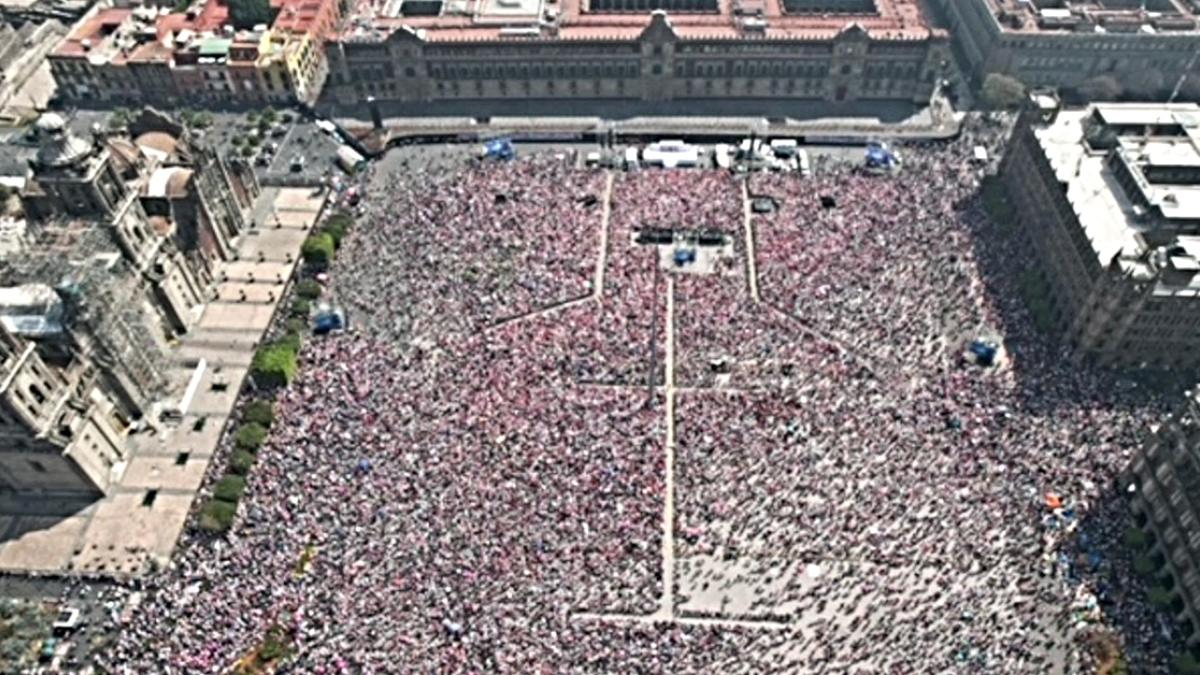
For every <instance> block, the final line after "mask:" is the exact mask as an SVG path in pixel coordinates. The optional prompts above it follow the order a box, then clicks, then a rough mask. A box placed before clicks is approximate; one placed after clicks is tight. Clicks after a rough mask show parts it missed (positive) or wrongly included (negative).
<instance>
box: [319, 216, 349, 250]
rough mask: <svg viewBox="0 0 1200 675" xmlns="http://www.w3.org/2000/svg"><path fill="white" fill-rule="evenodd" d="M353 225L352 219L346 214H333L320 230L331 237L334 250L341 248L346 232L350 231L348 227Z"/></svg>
mask: <svg viewBox="0 0 1200 675" xmlns="http://www.w3.org/2000/svg"><path fill="white" fill-rule="evenodd" d="M352 224H354V218H353V217H351V216H350V215H349V214H347V213H335V214H333V215H332V216H330V217H329V220H327V221H325V227H323V228H321V229H322V231H323V232H325V233H326V234H328V235H329V236H330V237H333V246H334V248H341V246H342V240H343V239H345V238H346V232H348V231H349V230H350V226H351V225H352Z"/></svg>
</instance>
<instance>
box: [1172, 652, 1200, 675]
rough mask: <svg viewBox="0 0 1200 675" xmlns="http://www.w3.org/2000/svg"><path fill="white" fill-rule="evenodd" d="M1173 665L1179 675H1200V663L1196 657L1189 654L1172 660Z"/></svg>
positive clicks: (1183, 654) (1185, 653) (1186, 653)
mask: <svg viewBox="0 0 1200 675" xmlns="http://www.w3.org/2000/svg"><path fill="white" fill-rule="evenodd" d="M1171 665H1172V666H1174V667H1175V672H1176V673H1179V675H1200V661H1197V660H1196V657H1194V656H1192V655H1191V654H1189V653H1188V652H1184V653H1182V654H1180V655H1179V656H1176V657H1175V658H1174V659H1172V661H1171Z"/></svg>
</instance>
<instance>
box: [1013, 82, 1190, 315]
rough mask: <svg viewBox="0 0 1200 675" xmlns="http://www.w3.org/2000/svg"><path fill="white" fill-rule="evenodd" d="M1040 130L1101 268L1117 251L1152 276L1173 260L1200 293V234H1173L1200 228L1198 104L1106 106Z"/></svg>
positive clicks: (1073, 113)
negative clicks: (1199, 272)
mask: <svg viewBox="0 0 1200 675" xmlns="http://www.w3.org/2000/svg"><path fill="white" fill-rule="evenodd" d="M1034 133H1035V135H1036V137H1037V140H1038V142H1039V145H1040V146H1041V149H1042V152H1043V153H1045V156H1046V158H1047V160H1048V161H1049V162H1050V166H1051V167H1052V168H1053V170H1054V172H1055V175H1056V177H1057V179H1058V181H1059V182H1060V183H1062V184H1064V185H1065V186H1066V192H1067V200H1068V201H1069V202H1070V203H1071V205H1072V207H1073V208H1074V210H1075V213H1076V216H1077V217H1078V219H1079V223H1080V226H1081V227H1082V228H1083V231H1084V235H1085V236H1086V237H1087V239H1088V241H1089V242H1090V243H1091V245H1092V249H1093V252H1094V253H1095V255H1096V257H1097V259H1098V262H1099V263H1100V265H1101V266H1103V267H1107V266H1108V265H1109V264H1110V263H1111V262H1112V261H1113V259H1114V258H1116V257H1118V256H1119V257H1120V258H1121V260H1122V264H1123V265H1124V266H1125V267H1126V269H1127V271H1129V272H1130V273H1132V274H1135V275H1146V278H1151V277H1153V275H1154V272H1155V269H1157V268H1161V267H1164V266H1167V267H1170V268H1171V269H1172V270H1176V271H1179V272H1184V273H1186V274H1185V275H1184V276H1186V277H1187V278H1186V281H1185V282H1183V284H1182V285H1183V286H1184V287H1186V288H1187V289H1189V290H1190V291H1193V292H1195V293H1197V294H1198V295H1200V275H1198V274H1195V272H1197V271H1200V263H1197V261H1200V236H1196V235H1194V234H1190V233H1189V234H1182V235H1176V234H1174V232H1176V231H1182V232H1191V231H1200V106H1197V105H1195V104H1192V103H1188V104H1170V105H1167V104H1101V105H1095V106H1092V107H1089V108H1086V109H1082V110H1065V111H1063V112H1061V113H1059V115H1058V117H1057V118H1056V119H1055V120H1054V122H1052V123H1051V124H1049V125H1047V126H1045V127H1042V128H1039V129H1036V130H1035V132H1034ZM1172 278H1173V279H1175V280H1176V281H1178V280H1179V279H1180V276H1179V275H1175V276H1174V277H1172ZM1162 290H1163V291H1164V292H1178V291H1179V290H1180V287H1179V286H1178V285H1175V286H1172V285H1171V284H1170V283H1168V284H1167V285H1166V286H1163V287H1162Z"/></svg>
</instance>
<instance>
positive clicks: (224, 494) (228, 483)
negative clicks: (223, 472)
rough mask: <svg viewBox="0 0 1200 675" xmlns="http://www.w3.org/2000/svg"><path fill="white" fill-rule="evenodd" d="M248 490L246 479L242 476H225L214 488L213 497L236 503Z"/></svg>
mask: <svg viewBox="0 0 1200 675" xmlns="http://www.w3.org/2000/svg"><path fill="white" fill-rule="evenodd" d="M245 492H246V479H245V478H242V477H241V476H225V477H224V478H222V479H221V480H219V481H217V485H216V487H214V488H213V498H214V499H219V500H221V501H223V502H229V503H231V504H236V503H237V502H238V500H239V499H241V498H242V495H243V494H245Z"/></svg>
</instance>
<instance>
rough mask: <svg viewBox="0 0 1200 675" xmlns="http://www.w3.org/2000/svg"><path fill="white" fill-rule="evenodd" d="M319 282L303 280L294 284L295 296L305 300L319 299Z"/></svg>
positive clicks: (320, 289)
mask: <svg viewBox="0 0 1200 675" xmlns="http://www.w3.org/2000/svg"><path fill="white" fill-rule="evenodd" d="M322 290H324V289H323V288H322V287H321V282H319V281H317V280H316V279H305V280H303V281H300V282H298V283H297V284H296V295H298V296H300V297H302V298H304V299H305V300H316V299H317V298H319V297H321V291H322Z"/></svg>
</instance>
